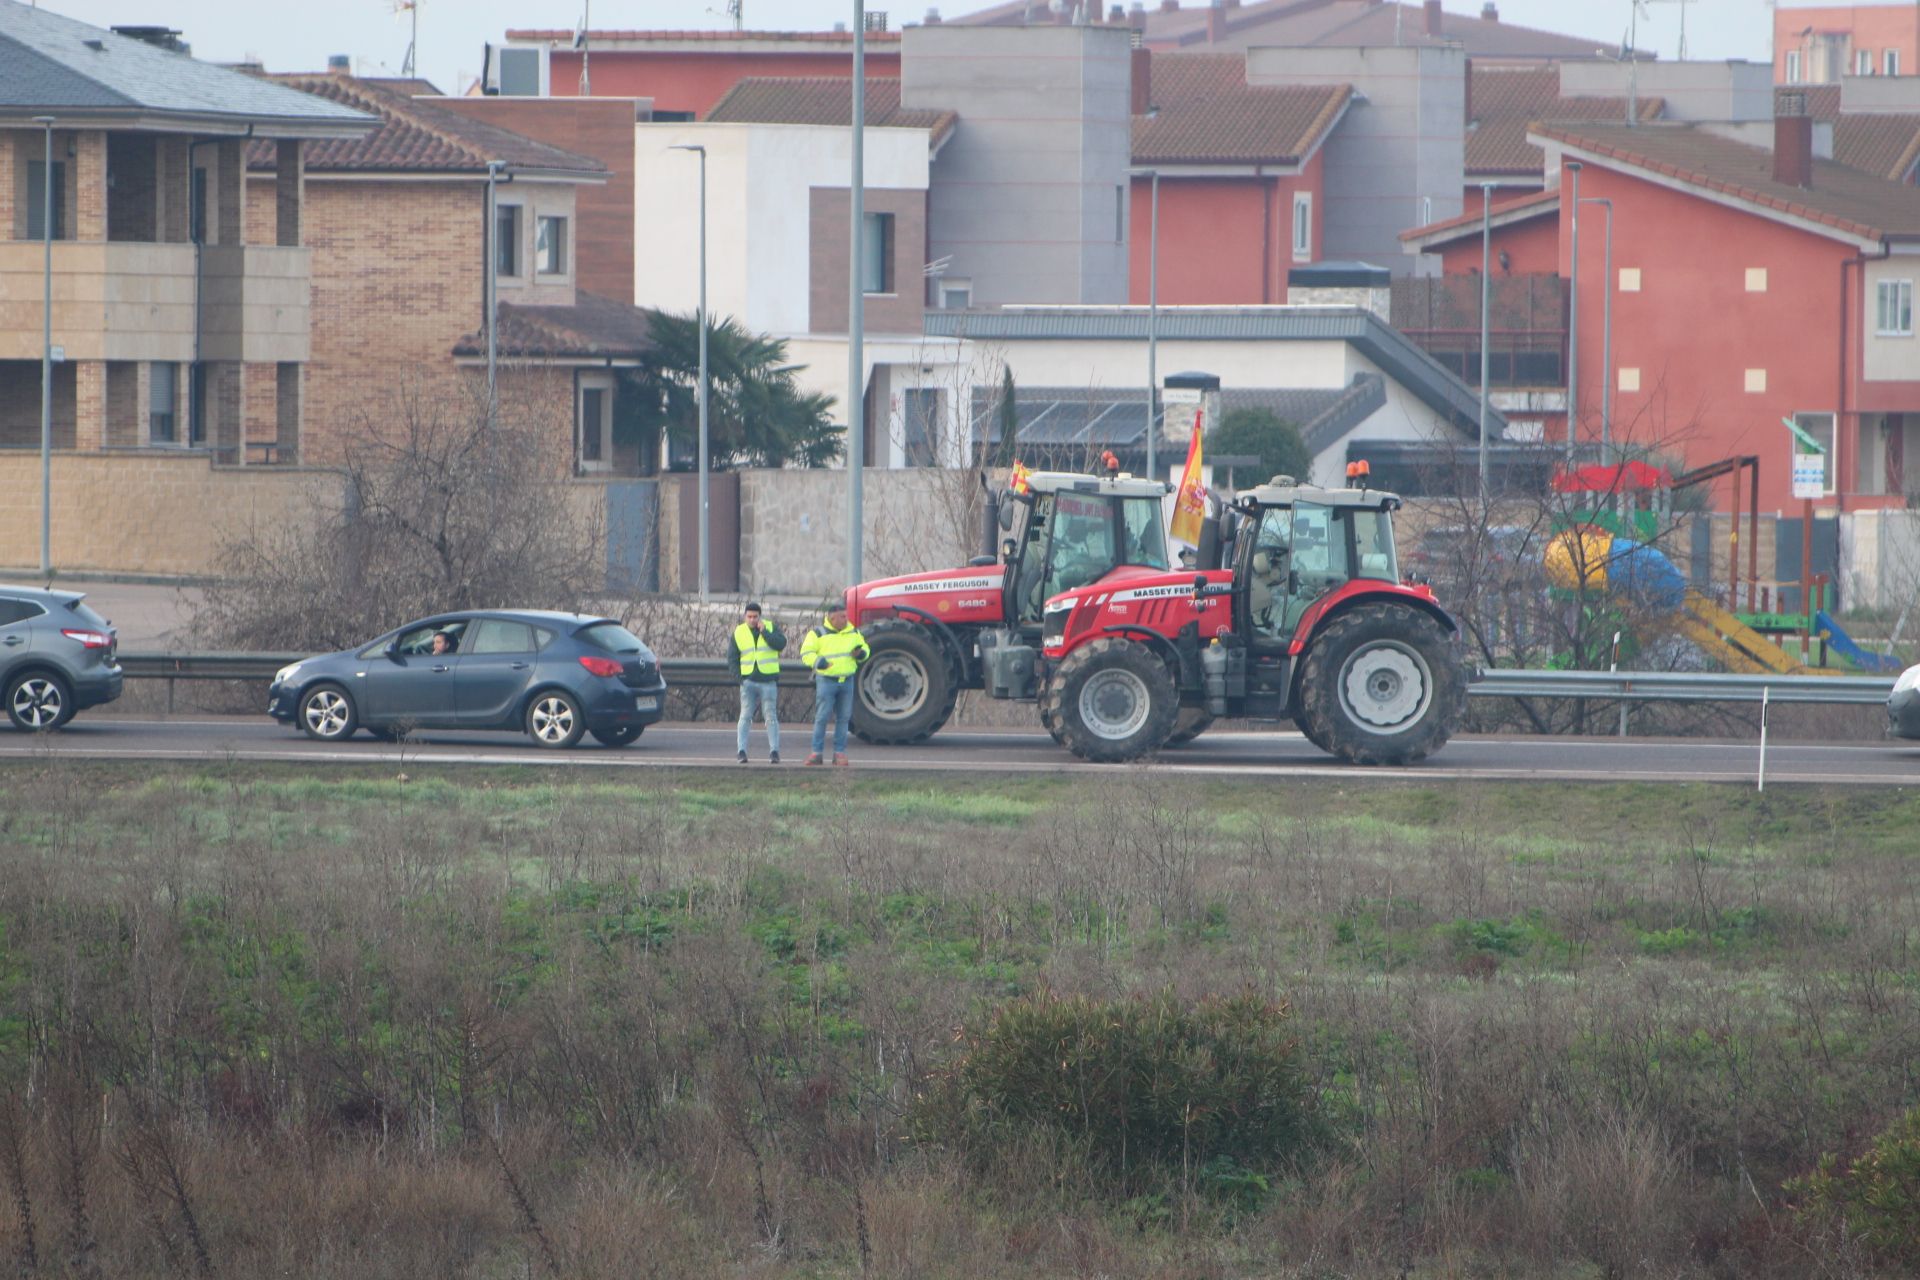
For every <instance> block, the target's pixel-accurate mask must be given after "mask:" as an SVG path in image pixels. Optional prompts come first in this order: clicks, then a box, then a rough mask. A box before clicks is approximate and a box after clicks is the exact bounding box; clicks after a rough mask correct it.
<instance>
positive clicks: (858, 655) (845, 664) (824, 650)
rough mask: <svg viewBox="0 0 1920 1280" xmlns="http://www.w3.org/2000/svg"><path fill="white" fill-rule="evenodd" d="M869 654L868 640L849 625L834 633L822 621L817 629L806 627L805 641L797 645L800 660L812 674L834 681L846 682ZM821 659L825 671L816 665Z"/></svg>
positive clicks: (828, 625) (827, 624)
mask: <svg viewBox="0 0 1920 1280" xmlns="http://www.w3.org/2000/svg"><path fill="white" fill-rule="evenodd" d="M872 652H873V651H872V650H871V649H869V648H867V638H866V637H865V636H863V635H861V634H860V629H859V628H858V627H856V626H854V625H853V624H852V623H851V622H849V623H848V624H847V625H846V626H844V627H842V628H841V629H840V630H838V631H835V630H834V629H833V626H832V625H831V624H830V623H828V622H826V621H824V620H823V621H822V622H821V623H820V625H819V626H817V627H811V628H809V629H808V631H807V638H806V639H805V640H802V641H801V642H800V661H802V662H804V663H806V664H807V667H808V669H809V670H811V671H812V672H813V673H814V674H815V675H822V676H827V677H828V678H830V679H834V680H845V679H846V678H847V677H848V676H850V675H852V674H853V673H854V672H855V671H856V670H857V669H858V668H859V666H860V664H861V663H862V662H865V661H866V660H867V657H868V655H869V654H871V653H872ZM822 658H824V659H826V662H827V665H826V667H825V669H822V668H821V667H820V665H819V663H820V660H821V659H822Z"/></svg>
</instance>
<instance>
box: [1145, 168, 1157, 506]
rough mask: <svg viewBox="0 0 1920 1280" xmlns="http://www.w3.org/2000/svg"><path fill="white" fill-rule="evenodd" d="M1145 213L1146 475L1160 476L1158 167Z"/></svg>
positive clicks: (1154, 478)
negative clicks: (1147, 210)
mask: <svg viewBox="0 0 1920 1280" xmlns="http://www.w3.org/2000/svg"><path fill="white" fill-rule="evenodd" d="M1152 190H1153V194H1152V198H1151V199H1150V200H1149V201H1148V207H1149V213H1148V217H1147V478H1148V479H1149V480H1158V479H1159V478H1160V462H1159V450H1158V446H1159V443H1160V171H1159V170H1158V169H1155V170H1154V171H1153V188H1152Z"/></svg>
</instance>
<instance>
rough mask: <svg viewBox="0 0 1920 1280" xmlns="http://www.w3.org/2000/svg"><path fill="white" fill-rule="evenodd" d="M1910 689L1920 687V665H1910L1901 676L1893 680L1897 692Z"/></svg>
mask: <svg viewBox="0 0 1920 1280" xmlns="http://www.w3.org/2000/svg"><path fill="white" fill-rule="evenodd" d="M1909 689H1920V667H1908V668H1907V669H1906V670H1905V671H1902V672H1901V673H1900V678H1899V679H1898V680H1895V681H1894V682H1893V691H1894V692H1895V693H1905V692H1906V691H1907V690H1909Z"/></svg>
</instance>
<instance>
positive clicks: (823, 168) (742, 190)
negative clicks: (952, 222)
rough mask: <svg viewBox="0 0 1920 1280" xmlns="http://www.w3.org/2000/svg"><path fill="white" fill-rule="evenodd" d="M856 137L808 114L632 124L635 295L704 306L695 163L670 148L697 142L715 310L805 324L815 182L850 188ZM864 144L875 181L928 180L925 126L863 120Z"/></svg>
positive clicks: (750, 324)
mask: <svg viewBox="0 0 1920 1280" xmlns="http://www.w3.org/2000/svg"><path fill="white" fill-rule="evenodd" d="M851 143H852V139H851V136H850V134H849V132H848V130H846V129H831V128H825V127H819V126H813V125H775V124H766V125H762V124H640V125H636V126H635V127H634V156H635V160H634V164H635V170H636V172H635V178H634V184H635V185H634V278H633V297H634V301H635V302H636V303H638V304H639V305H640V306H643V307H660V308H663V309H665V310H668V311H679V312H692V311H693V310H694V309H695V308H696V307H697V306H698V305H699V301H700V172H699V163H700V162H699V157H698V156H696V155H693V154H691V153H688V152H681V151H672V150H669V148H671V147H674V146H677V145H683V144H697V145H700V146H704V147H705V148H706V149H707V307H708V310H709V311H711V312H712V313H713V314H714V315H715V316H732V317H733V318H735V319H737V320H739V321H740V322H741V323H742V324H744V325H745V326H747V328H749V329H752V330H754V331H755V332H759V333H771V334H775V335H778V336H783V337H784V336H789V335H793V334H802V333H807V332H809V331H810V330H809V317H808V306H809V297H810V294H809V284H810V271H811V258H810V250H811V235H810V230H809V226H808V223H809V218H808V216H807V210H808V207H809V203H810V200H811V196H810V192H811V191H812V190H813V189H814V188H815V187H824V188H839V189H840V190H842V191H844V190H845V189H846V186H847V179H848V176H849V174H850V172H851V170H852V167H853V156H852V146H851ZM864 148H865V151H864V156H863V160H864V165H865V170H866V180H867V183H868V185H870V186H873V187H882V188H888V189H890V190H896V191H925V190H926V189H927V180H928V168H927V152H928V137H927V131H926V130H924V129H868V130H867V131H866V140H865V143H864ZM843 225H844V223H843ZM917 269H918V268H917V266H916V270H917ZM902 284H903V285H905V284H911V285H913V287H914V288H916V289H918V288H920V287H922V286H921V285H920V283H919V281H918V280H914V281H902ZM841 331H842V332H844V331H845V320H844V318H842V320H841Z"/></svg>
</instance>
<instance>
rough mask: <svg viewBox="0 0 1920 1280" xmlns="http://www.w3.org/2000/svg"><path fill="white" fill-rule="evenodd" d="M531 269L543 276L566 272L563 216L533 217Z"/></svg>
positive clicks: (564, 220) (565, 230) (564, 223)
mask: <svg viewBox="0 0 1920 1280" xmlns="http://www.w3.org/2000/svg"><path fill="white" fill-rule="evenodd" d="M533 269H534V271H535V272H536V273H538V274H540V275H543V276H563V275H565V274H567V220H566V219H565V218H553V217H546V218H538V219H535V221H534V224H533Z"/></svg>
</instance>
